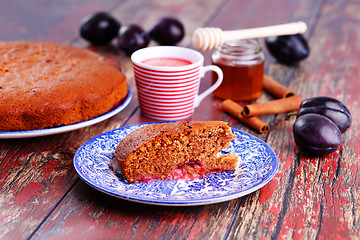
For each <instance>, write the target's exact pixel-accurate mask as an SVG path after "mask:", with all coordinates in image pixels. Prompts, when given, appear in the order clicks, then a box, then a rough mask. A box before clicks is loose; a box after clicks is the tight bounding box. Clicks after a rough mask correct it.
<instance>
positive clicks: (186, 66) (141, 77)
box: [131, 46, 223, 120]
mask: <svg viewBox="0 0 360 240" xmlns="http://www.w3.org/2000/svg"><path fill="white" fill-rule="evenodd" d="M131 60H132V63H133V67H134V74H135V82H136V88H137V91H138V97H139V103H140V110H141V112H142V114H143V115H145V116H147V117H150V118H153V119H158V120H179V119H185V118H188V117H189V116H191V115H192V113H193V112H194V109H195V108H196V107H198V106H199V104H200V102H201V101H202V100H203V99H204V98H205V97H206V96H208V95H209V94H210V93H211V92H213V91H214V90H215V89H216V88H218V87H219V86H220V84H221V82H222V79H223V73H222V71H221V69H220V68H219V67H217V66H214V65H208V66H203V64H204V57H203V56H202V55H201V54H200V53H199V52H197V51H195V50H192V49H190V48H184V47H178V46H156V47H147V48H143V49H140V50H137V51H136V52H134V53H133V54H132V55H131ZM208 71H214V72H216V73H217V75H218V79H217V81H216V82H215V84H213V85H212V86H211V87H209V88H208V89H207V90H205V91H204V92H202V93H201V94H200V95H199V94H198V91H199V85H200V80H201V78H202V77H204V75H205V73H206V72H208Z"/></svg>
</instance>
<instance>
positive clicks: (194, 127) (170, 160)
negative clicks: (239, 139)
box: [115, 121, 238, 183]
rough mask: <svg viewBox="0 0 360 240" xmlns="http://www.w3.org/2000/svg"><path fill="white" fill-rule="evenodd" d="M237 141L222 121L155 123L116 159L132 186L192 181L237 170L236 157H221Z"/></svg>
mask: <svg viewBox="0 0 360 240" xmlns="http://www.w3.org/2000/svg"><path fill="white" fill-rule="evenodd" d="M234 138H235V135H234V134H233V133H232V132H231V129H230V127H229V126H228V125H227V123H225V122H222V121H191V122H185V121H181V122H171V123H155V124H149V125H144V126H142V127H141V128H138V129H136V130H134V131H132V132H130V133H129V134H128V135H127V136H126V137H125V138H124V139H123V140H122V141H121V142H120V144H119V145H118V146H117V148H116V150H115V157H116V160H117V162H118V164H119V166H120V169H121V172H122V174H123V175H124V176H125V177H126V179H127V181H128V182H130V183H133V182H147V181H152V180H173V179H182V178H183V179H191V178H195V177H201V176H205V175H206V174H208V173H212V172H221V171H231V170H234V169H235V168H236V165H237V160H238V159H237V158H238V157H237V156H236V155H235V154H231V155H220V156H217V154H218V152H219V151H220V150H222V149H225V148H227V147H228V146H230V145H231V140H233V139H234Z"/></svg>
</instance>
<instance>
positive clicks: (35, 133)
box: [0, 89, 132, 139]
mask: <svg viewBox="0 0 360 240" xmlns="http://www.w3.org/2000/svg"><path fill="white" fill-rule="evenodd" d="M131 97H132V96H131V91H130V89H129V91H128V95H127V96H126V99H125V100H124V101H123V102H122V103H121V105H120V106H118V107H117V108H115V109H114V110H111V111H110V112H107V113H105V114H103V115H101V116H99V117H96V118H93V119H90V120H88V121H84V122H79V123H75V124H72V125H67V126H61V127H55V128H47V129H37V130H28V131H12V132H1V131H0V139H10V138H28V137H40V136H47V135H53V134H59V133H64V132H70V131H73V130H77V129H80V128H84V127H88V126H91V125H93V124H96V123H99V122H102V121H104V120H106V119H108V118H110V117H112V116H114V115H115V114H117V113H119V112H120V111H122V110H123V109H124V108H125V107H126V106H127V105H128V104H129V102H130V100H131Z"/></svg>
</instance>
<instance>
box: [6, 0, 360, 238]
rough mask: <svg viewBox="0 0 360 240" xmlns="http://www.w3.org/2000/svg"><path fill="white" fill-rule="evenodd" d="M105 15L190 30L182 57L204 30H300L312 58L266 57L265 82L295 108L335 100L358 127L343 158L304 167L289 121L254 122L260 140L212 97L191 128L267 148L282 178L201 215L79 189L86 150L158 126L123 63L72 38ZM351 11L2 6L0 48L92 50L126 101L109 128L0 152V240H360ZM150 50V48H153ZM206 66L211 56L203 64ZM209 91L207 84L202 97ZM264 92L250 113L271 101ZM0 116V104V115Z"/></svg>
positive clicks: (215, 5)
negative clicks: (123, 81) (201, 126)
mask: <svg viewBox="0 0 360 240" xmlns="http://www.w3.org/2000/svg"><path fill="white" fill-rule="evenodd" d="M96 11H109V12H111V13H112V14H113V15H114V16H115V17H117V18H118V19H119V20H120V21H121V22H122V23H123V24H130V23H137V24H140V25H141V26H143V27H144V29H150V27H151V26H152V25H153V24H154V23H155V22H156V20H157V19H158V18H160V17H162V16H168V15H171V16H175V17H178V18H179V19H181V20H182V21H183V22H184V24H185V27H186V36H185V39H184V40H183V41H182V42H181V43H180V45H182V46H187V47H192V46H191V34H192V31H193V30H194V29H196V28H197V27H200V26H216V27H221V28H223V29H229V30H231V29H240V28H248V27H259V26H265V25H272V24H280V23H285V22H290V21H299V20H302V21H305V22H306V23H307V24H308V27H309V31H308V32H307V33H306V34H305V35H306V37H307V38H308V41H309V44H310V47H311V55H310V57H309V58H308V59H306V60H305V61H303V62H301V63H300V64H299V65H298V66H285V65H282V64H279V63H277V62H276V61H275V60H274V59H273V58H272V57H271V56H270V55H269V54H268V52H267V50H266V49H264V51H265V54H266V62H265V63H266V69H265V71H266V73H267V74H268V75H270V76H272V77H273V78H275V79H276V80H278V81H279V82H281V83H283V84H284V85H286V86H289V87H290V88H291V89H293V90H294V91H295V92H296V93H297V94H298V95H300V96H301V97H302V98H304V99H305V98H308V97H313V96H320V95H325V96H330V97H334V98H337V99H339V100H340V101H342V102H344V103H345V104H346V105H347V106H348V107H349V109H350V111H351V113H352V116H353V124H352V126H351V128H350V129H349V130H348V131H347V132H346V133H345V134H344V135H343V143H342V145H341V147H340V149H339V150H338V151H336V152H334V153H333V154H330V155H328V156H325V157H321V158H308V157H305V156H303V155H302V154H301V153H300V152H299V150H298V149H297V147H296V145H295V143H294V141H293V135H292V125H293V123H294V120H295V119H294V118H287V117H286V115H285V114H277V115H269V116H263V117H261V118H262V119H263V120H264V121H265V122H266V123H268V124H269V125H270V128H271V130H270V132H269V133H267V134H258V133H257V132H255V131H253V130H251V129H249V128H247V127H246V126H244V125H243V124H242V123H240V122H238V121H237V120H236V119H234V118H231V117H230V116H229V115H227V114H225V113H223V112H222V111H221V109H220V106H221V101H220V100H218V99H216V98H214V97H207V98H206V99H205V100H204V101H203V102H202V103H201V104H200V107H199V108H197V109H196V110H195V112H194V114H193V116H192V117H191V118H190V119H189V120H191V119H192V120H224V121H227V122H229V124H230V125H231V126H232V127H234V128H237V129H241V130H243V131H246V132H249V133H251V134H253V135H255V136H257V137H259V138H261V139H263V140H264V141H266V142H267V144H269V145H270V146H271V147H272V148H273V149H274V151H275V152H276V154H277V155H278V158H279V163H280V166H279V170H278V172H277V174H276V175H275V177H274V178H273V180H272V181H270V183H268V184H267V185H265V186H264V187H263V188H261V189H260V190H258V191H256V192H254V193H252V194H249V195H247V196H244V197H242V198H239V199H234V200H231V201H228V202H223V203H218V204H211V205H206V206H197V207H161V206H150V205H143V204H138V203H132V202H128V201H124V200H120V199H117V198H114V197H111V196H108V195H106V194H104V193H101V192H99V191H97V190H95V189H93V188H91V187H89V186H88V185H86V184H85V183H84V182H83V181H82V180H80V179H79V177H78V176H77V174H76V172H75V171H74V169H73V165H72V159H73V156H74V153H75V151H76V150H77V149H78V147H80V146H81V145H82V144H83V143H84V142H86V141H87V140H89V139H90V138H92V137H94V136H96V135H98V134H100V133H103V132H106V131H108V130H111V129H114V128H118V127H121V126H123V125H124V124H125V125H131V124H137V123H142V122H150V121H153V120H151V119H148V118H146V117H144V116H142V115H141V113H140V110H139V108H138V102H137V97H136V88H135V84H134V79H133V71H132V67H131V62H130V61H129V58H128V57H126V56H125V55H124V54H123V53H121V52H119V51H117V50H116V49H115V48H114V47H111V46H106V47H93V46H90V45H88V44H87V43H86V42H85V41H84V40H82V39H80V38H79V35H78V27H79V24H80V21H81V19H82V18H83V17H84V16H86V15H88V14H90V13H93V12H96ZM359 11H360V5H359V4H358V2H356V1H335V0H328V1H310V0H306V1H299V0H290V1H289V0H278V1H271V2H270V1H265V0H257V1H250V0H249V1H238V0H211V1H206V0H202V1H191V0H179V1H157V0H152V1H146V2H145V1H140V0H136V1H133V0H131V1H130V0H122V1H121V0H104V1H89V0H76V1H69V0H65V1H59V2H56V1H38V0H35V1H31V2H29V1H2V2H0V22H1V23H2V24H0V41H15V40H32V41H48V42H54V43H61V44H70V45H73V46H78V47H84V48H90V49H91V50H93V51H96V52H98V53H99V54H102V55H104V56H107V57H109V58H111V59H113V60H114V61H117V62H118V63H119V65H120V66H121V67H122V69H123V71H124V73H125V74H126V76H127V78H128V82H129V85H130V86H131V90H132V92H133V99H132V101H131V103H130V104H129V106H128V107H126V109H125V110H124V111H122V112H121V113H119V114H117V115H116V116H114V117H112V118H111V119H108V120H106V121H104V122H101V123H99V124H96V125H94V126H91V127H87V128H84V129H80V130H77V131H73V132H69V133H64V134H59V135H54V136H47V137H38V138H29V139H15V140H0V169H1V171H0V191H1V192H0V193H1V194H0V238H1V239H359V238H360V230H359V229H360V208H359V205H360V197H359V196H360V183H359V177H360V171H359V166H360V163H359V162H360V157H359V155H360V136H359V120H360V115H359V112H358V109H359V101H360V97H359V94H358V91H359V89H360V80H359V77H360V76H359V75H360V74H359V70H358V66H359V65H360V45H359V42H360V40H359V39H360V30H359V29H358V24H359V22H360V17H359V15H358V12H359ZM152 45H154V43H152ZM202 53H203V54H204V56H205V59H206V64H209V63H210V56H211V51H206V52H202ZM209 85H210V76H205V78H204V79H203V80H202V84H201V90H203V89H205V88H207V87H208V86H209ZM271 99H272V97H271V95H269V94H268V93H267V92H264V94H263V95H262V96H261V97H260V98H259V99H258V100H257V102H262V101H268V100H271ZM0 104H1V103H0Z"/></svg>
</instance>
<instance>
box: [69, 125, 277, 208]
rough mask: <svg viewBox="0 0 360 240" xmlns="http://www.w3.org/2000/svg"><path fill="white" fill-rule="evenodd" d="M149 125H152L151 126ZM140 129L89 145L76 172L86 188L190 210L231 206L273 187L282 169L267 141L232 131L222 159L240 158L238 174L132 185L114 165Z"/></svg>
mask: <svg viewBox="0 0 360 240" xmlns="http://www.w3.org/2000/svg"><path fill="white" fill-rule="evenodd" d="M147 124H148V123H147ZM142 125H144V124H138V125H133V126H128V127H123V128H119V129H115V130H112V131H109V132H106V133H103V134H101V135H99V136H97V137H95V138H93V139H90V140H89V141H88V142H86V143H85V144H84V145H82V146H81V147H80V148H79V149H78V150H77V152H76V153H75V156H74V167H75V170H76V172H77V173H78V174H79V176H80V178H81V179H83V180H84V181H85V182H86V183H87V184H89V185H90V186H92V187H94V188H95V189H98V190H100V191H102V192H104V193H106V194H109V195H112V196H115V197H118V198H121V199H125V200H129V201H134V202H140V203H146V204H154V205H168V206H191V205H204V204H211V203H217V202H223V201H228V200H231V199H234V198H238V197H241V196H244V195H247V194H249V193H251V192H254V191H256V190H258V189H259V188H261V187H263V186H264V185H265V184H266V183H268V182H269V181H270V180H271V179H272V178H273V177H274V175H275V173H276V171H277V169H278V166H279V165H278V164H279V163H278V159H277V156H276V154H275V153H274V151H273V150H272V149H271V148H270V147H269V146H268V145H267V144H266V143H265V142H263V141H262V140H260V139H258V138H256V137H254V136H252V135H250V134H248V133H245V132H242V131H240V130H237V129H232V131H233V133H234V134H235V135H236V139H234V140H233V142H232V145H231V146H230V147H228V148H227V149H225V150H224V151H222V153H235V154H237V155H238V156H239V164H238V167H237V169H236V170H235V171H231V172H223V173H214V174H210V175H208V176H206V177H205V178H199V179H195V180H186V181H185V180H178V181H156V182H150V183H130V184H129V183H127V182H126V181H125V179H124V177H123V175H122V174H121V172H120V169H119V166H118V165H117V163H116V161H115V160H114V154H115V149H116V147H117V145H118V144H119V142H120V141H121V140H122V139H123V138H124V137H125V136H126V135H127V134H128V133H129V132H131V131H133V130H134V129H136V128H138V127H140V126H142Z"/></svg>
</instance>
